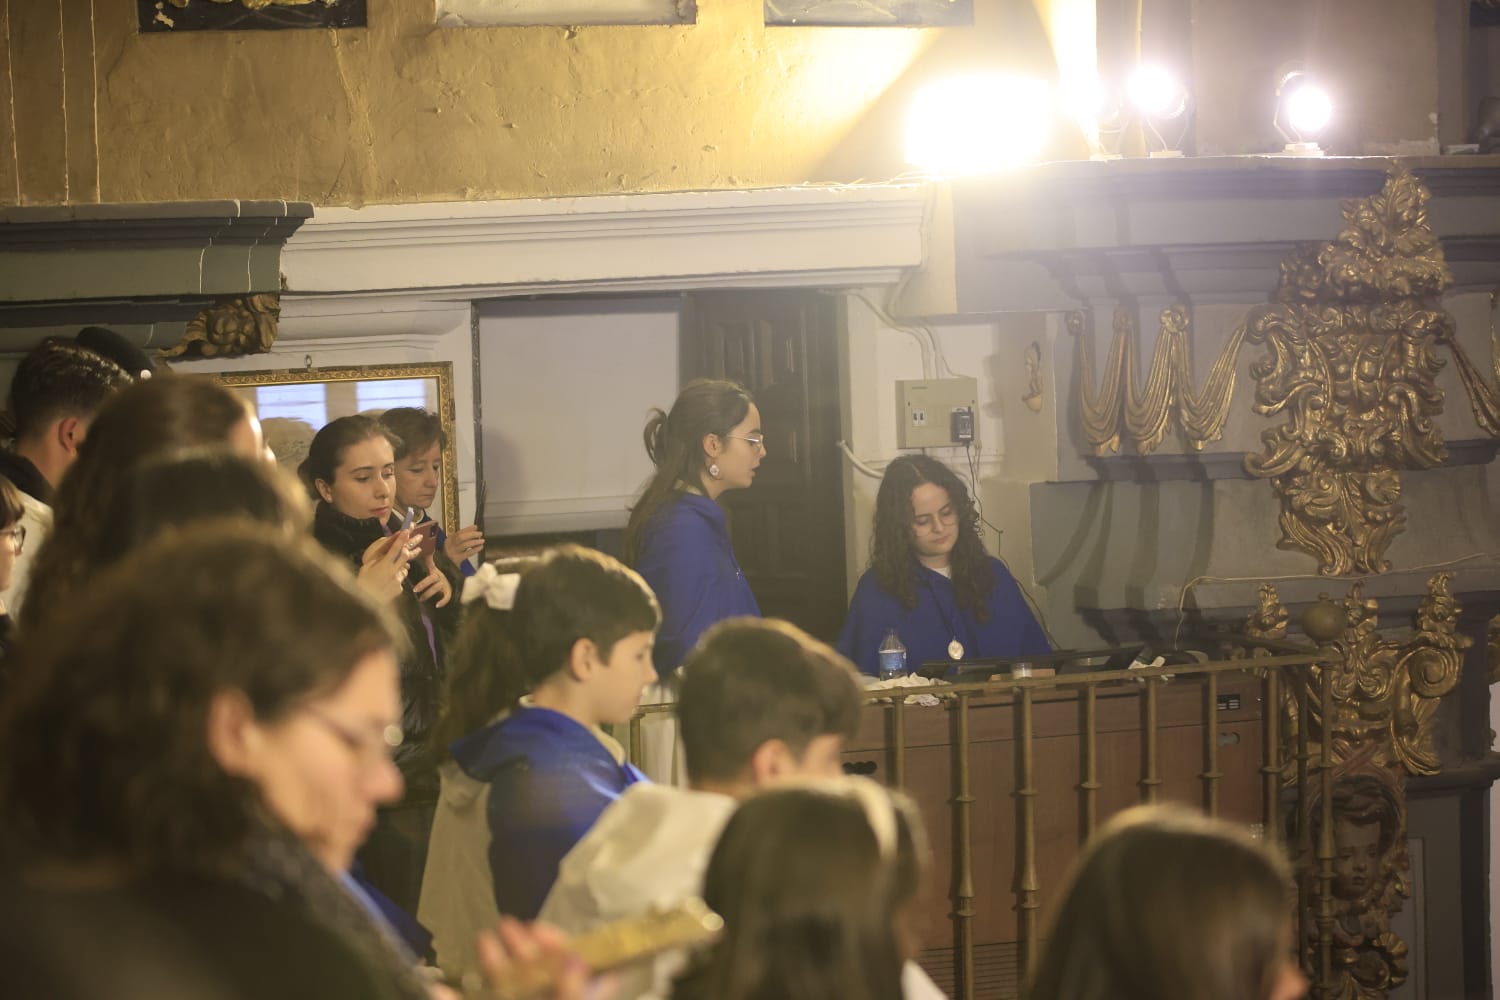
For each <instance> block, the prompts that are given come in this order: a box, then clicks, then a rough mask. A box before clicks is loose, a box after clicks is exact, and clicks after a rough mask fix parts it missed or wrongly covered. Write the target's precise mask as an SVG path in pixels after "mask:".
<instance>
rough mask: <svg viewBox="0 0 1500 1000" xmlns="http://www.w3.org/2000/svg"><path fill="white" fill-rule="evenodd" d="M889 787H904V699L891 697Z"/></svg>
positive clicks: (899, 788)
mask: <svg viewBox="0 0 1500 1000" xmlns="http://www.w3.org/2000/svg"><path fill="white" fill-rule="evenodd" d="M891 787H892V788H894V789H896V790H898V791H899V790H901V789H904V788H905V787H906V699H905V698H901V697H896V698H892V699H891Z"/></svg>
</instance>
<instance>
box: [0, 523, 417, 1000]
mask: <svg viewBox="0 0 1500 1000" xmlns="http://www.w3.org/2000/svg"><path fill="white" fill-rule="evenodd" d="M143 580H149V581H151V585H150V586H149V587H143V586H142V583H141V582H142V581H143ZM50 621H51V622H55V625H54V626H53V627H48V628H45V629H41V630H38V631H36V632H33V633H29V634H28V636H27V637H26V638H25V639H23V642H22V648H21V649H20V650H19V653H20V654H21V655H23V656H25V657H26V658H27V662H28V665H29V666H30V667H31V668H32V669H28V670H27V671H25V672H24V673H23V674H21V675H20V676H18V677H17V678H16V683H15V687H14V689H13V692H12V695H11V697H9V698H8V699H7V700H6V701H5V702H4V703H0V716H3V720H0V748H3V753H0V762H3V763H0V828H3V842H4V844H5V848H6V850H5V851H4V852H3V855H0V858H3V860H0V964H3V966H4V968H5V979H4V981H5V984H6V987H7V990H6V993H7V995H12V994H14V995H16V996H38V997H40V996H46V997H55V998H61V1000H73V998H77V1000H83V998H87V997H99V996H110V997H120V998H128V1000H145V998H152V997H202V998H205V1000H249V998H251V997H272V996H275V997H286V998H299V997H301V998H307V1000H314V998H317V1000H324V998H329V1000H336V998H348V1000H374V998H381V997H385V998H402V1000H426V997H427V989H426V987H425V985H424V983H423V982H422V980H421V979H420V978H419V977H418V975H417V974H416V973H415V972H414V971H413V970H412V967H411V965H410V960H409V959H408V958H404V957H402V956H400V955H399V953H398V952H397V951H396V950H395V949H394V948H392V947H391V946H390V945H389V944H388V942H387V941H386V940H385V938H384V936H383V934H382V933H381V931H380V930H379V929H378V928H377V927H375V926H374V925H373V924H372V923H371V922H370V921H369V919H368V917H367V916H366V913H365V911H364V910H363V909H362V908H361V907H360V906H359V905H358V904H357V903H356V902H355V901H354V900H353V899H352V898H350V897H349V896H348V895H347V893H345V891H344V889H343V888H342V887H341V886H340V885H339V883H338V882H337V880H336V873H338V872H341V871H342V870H343V869H344V868H345V867H347V865H348V864H349V861H350V858H351V857H352V855H353V852H354V849H355V847H356V846H357V845H358V844H359V842H360V840H361V839H362V838H363V836H364V834H365V832H366V830H367V829H368V825H369V823H370V820H371V817H372V815H373V812H374V808H375V806H376V805H377V804H379V803H381V802H384V801H389V800H391V799H393V798H395V797H397V796H399V795H400V790H401V777H400V775H399V774H398V773H397V771H396V769H395V767H394V766H393V765H392V763H391V761H390V759H389V757H388V756H387V751H388V746H387V742H386V740H385V739H383V738H382V734H383V732H384V731H385V730H386V729H387V728H388V727H391V726H393V725H394V723H395V721H396V719H397V716H398V711H399V709H398V703H397V698H396V686H395V669H396V668H395V659H394V647H395V639H394V636H393V634H392V632H391V630H390V626H389V624H388V622H387V621H386V617H385V616H384V614H383V613H382V612H381V611H380V609H378V608H376V607H375V606H374V605H373V604H372V603H371V602H370V600H369V599H368V598H367V597H364V596H363V595H360V594H358V593H356V592H354V590H353V589H352V588H351V587H350V586H349V583H348V577H347V574H345V573H343V572H341V571H340V570H339V568H338V567H337V566H336V565H334V564H333V562H332V560H330V559H329V558H328V557H327V555H326V553H324V552H322V551H321V550H320V549H319V548H318V546H316V545H314V544H313V542H312V541H311V540H310V539H305V538H304V539H301V540H293V539H292V538H291V537H290V535H289V532H288V530H287V528H286V526H284V525H272V526H266V525H260V526H256V525H250V524H247V523H245V522H243V521H240V522H233V521H229V520H219V521H215V522H204V523H199V524H195V525H191V526H189V527H187V528H185V529H182V530H180V531H177V530H173V531H169V532H164V533H158V534H156V535H155V536H152V538H151V541H150V543H149V544H142V545H140V546H138V547H137V548H136V549H135V551H134V552H132V553H130V554H128V555H126V556H125V557H124V558H123V559H122V560H121V561H120V562H119V563H118V564H116V565H114V566H112V567H109V568H107V569H105V570H103V571H101V572H100V573H98V574H96V575H95V577H94V579H93V580H92V581H91V582H90V586H89V587H88V588H86V589H84V590H81V591H80V592H79V594H78V598H77V600H75V601H74V602H71V603H70V604H69V606H67V607H66V608H62V609H58V612H57V617H56V618H55V619H50ZM37 760H46V761H48V762H49V765H48V767H46V768H39V767H37V766H35V761H37ZM8 865H13V866H14V867H13V868H12V869H10V870H9V871H7V870H6V867H7V866H8Z"/></svg>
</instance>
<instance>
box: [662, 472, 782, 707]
mask: <svg viewBox="0 0 1500 1000" xmlns="http://www.w3.org/2000/svg"><path fill="white" fill-rule="evenodd" d="M635 569H636V572H638V573H640V574H641V577H642V578H643V579H644V580H645V581H646V582H647V583H648V584H650V586H651V589H652V590H653V591H655V592H656V599H657V600H658V601H660V602H661V628H660V629H658V630H657V633H656V646H655V648H654V649H653V651H652V654H651V655H652V659H653V661H654V662H655V664H656V672H657V674H658V675H660V676H661V677H663V678H666V677H668V676H670V675H671V672H672V671H674V670H676V669H677V668H678V667H679V666H681V665H682V661H683V660H684V659H685V658H686V657H687V654H688V652H689V651H690V650H691V649H692V648H693V647H694V646H695V645H697V643H698V637H699V636H701V635H702V634H703V633H704V632H705V631H707V630H708V628H709V626H711V625H713V624H715V623H716V622H720V621H723V620H724V619H725V618H734V617H738V616H742V615H749V616H751V617H755V618H759V617H760V605H759V604H757V603H756V601H755V595H754V594H753V593H751V592H750V584H749V583H747V582H746V581H745V574H744V573H743V572H741V571H740V564H739V561H738V560H737V559H735V557H734V546H733V545H732V544H730V541H729V527H728V525H727V523H726V522H725V520H724V508H723V507H720V506H719V505H718V503H717V502H715V501H713V500H710V499H709V498H708V497H704V496H699V495H697V494H696V493H682V494H679V495H678V496H677V498H676V499H674V500H670V501H668V502H667V503H666V504H665V505H664V506H663V507H662V508H661V510H659V511H657V512H656V513H655V514H653V515H652V517H651V520H650V521H649V522H648V523H647V525H646V528H645V531H644V533H643V536H642V539H641V552H640V556H639V557H638V558H637V559H636V566H635Z"/></svg>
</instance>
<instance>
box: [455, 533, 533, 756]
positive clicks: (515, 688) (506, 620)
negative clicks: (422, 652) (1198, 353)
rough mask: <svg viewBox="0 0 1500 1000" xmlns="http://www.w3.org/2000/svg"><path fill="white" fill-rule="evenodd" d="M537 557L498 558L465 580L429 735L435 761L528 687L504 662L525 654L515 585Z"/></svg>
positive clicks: (511, 704) (505, 707) (516, 586)
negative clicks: (437, 714) (458, 624)
mask: <svg viewBox="0 0 1500 1000" xmlns="http://www.w3.org/2000/svg"><path fill="white" fill-rule="evenodd" d="M539 562H541V557H540V556H536V555H529V556H513V557H509V558H505V559H497V560H495V561H494V562H488V563H485V564H484V565H483V566H481V567H479V572H477V573H475V574H474V575H473V576H471V577H469V578H468V579H466V580H465V581H464V589H463V596H462V601H463V604H464V607H465V611H464V623H463V627H462V628H460V629H459V632H458V638H457V640H456V641H455V642H454V646H453V650H452V652H450V653H449V654H448V659H447V663H448V683H447V685H446V686H445V688H444V691H443V712H442V716H441V718H439V719H438V723H437V725H435V726H433V727H432V734H431V736H429V737H428V740H429V749H430V750H431V752H432V759H433V760H435V761H436V762H437V763H439V764H441V763H442V762H443V761H445V760H447V759H448V757H449V752H448V748H449V747H450V746H452V745H453V743H454V741H456V740H458V739H459V738H460V737H463V736H467V735H468V734H469V733H472V732H474V731H475V730H477V729H480V728H481V727H483V726H485V725H487V724H488V723H489V722H490V721H491V720H492V719H494V718H495V716H497V715H499V714H500V713H502V712H504V711H507V710H508V709H510V708H512V707H514V705H515V704H516V702H517V701H519V700H520V698H521V696H522V695H523V694H525V693H526V691H525V690H523V688H522V685H521V683H520V681H519V680H518V678H517V676H516V672H515V671H512V670H509V669H502V666H503V665H508V664H513V663H515V662H517V661H519V660H520V658H521V656H520V653H519V652H518V651H517V650H516V641H515V614H514V609H515V602H516V590H517V588H518V587H519V585H520V582H521V577H522V576H524V575H525V574H526V573H528V572H529V571H530V570H531V569H533V568H534V567H535V566H536V565H537V564H538V563H539Z"/></svg>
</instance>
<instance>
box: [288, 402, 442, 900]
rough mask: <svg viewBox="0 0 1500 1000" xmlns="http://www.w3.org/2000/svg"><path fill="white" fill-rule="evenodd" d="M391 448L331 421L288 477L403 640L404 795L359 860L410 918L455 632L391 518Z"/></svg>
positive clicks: (425, 570) (432, 573) (371, 423)
mask: <svg viewBox="0 0 1500 1000" xmlns="http://www.w3.org/2000/svg"><path fill="white" fill-rule="evenodd" d="M398 443H399V442H398V440H396V439H395V436H394V435H393V434H391V432H390V431H389V430H387V429H386V428H385V427H384V426H383V425H382V424H381V423H380V422H379V421H378V420H375V419H374V418H372V417H366V416H353V417H340V418H338V419H337V420H333V421H331V422H329V423H328V424H327V425H325V426H324V427H323V429H322V430H320V431H318V433H317V435H316V436H315V437H314V438H313V440H312V444H311V445H310V446H309V447H308V453H307V458H306V459H305V460H304V461H303V463H302V465H301V467H300V468H299V469H298V470H297V471H298V475H299V476H300V477H301V478H302V482H303V485H305V486H306V487H307V489H308V492H309V494H310V495H311V496H312V498H313V499H314V500H315V501H317V508H316V510H315V511H314V514H313V535H314V537H316V538H317V540H318V541H319V542H320V543H322V545H323V547H324V548H326V549H328V550H329V551H330V552H332V553H334V554H335V555H337V556H341V557H342V558H344V559H347V560H349V562H350V563H352V564H353V566H354V567H355V569H356V570H357V571H358V572H359V574H360V578H361V582H364V583H366V584H367V588H368V589H372V591H373V592H375V593H376V594H377V596H380V597H381V598H383V599H384V600H386V601H388V602H390V607H391V609H392V610H393V611H394V612H395V613H396V615H397V617H398V618H399V619H400V621H401V624H402V625H403V627H404V629H405V632H406V637H407V649H406V650H405V652H404V653H403V655H402V658H401V730H402V732H403V733H404V735H405V739H404V741H403V742H402V744H401V747H400V748H399V749H398V750H397V751H396V764H397V766H399V767H400V768H401V775H402V777H403V778H404V779H405V784H406V794H405V797H404V798H403V799H402V800H401V802H400V803H399V804H397V805H393V806H391V807H389V808H385V809H382V810H381V811H380V818H379V823H378V824H377V826H376V828H375V831H374V833H372V834H371V836H370V839H369V841H368V842H367V843H366V845H365V850H364V851H363V852H362V853H361V855H360V860H361V861H362V862H363V863H364V866H365V870H366V873H367V874H368V876H369V879H370V881H371V882H372V883H373V884H374V885H375V886H376V887H377V888H378V889H380V891H381V892H383V893H385V894H386V895H387V896H389V897H390V898H391V899H392V900H394V901H395V902H396V904H397V905H398V906H400V907H401V908H402V909H403V910H405V911H406V912H407V913H415V912H416V908H417V900H418V899H419V898H420V896H421V890H422V869H423V867H424V865H425V864H426V858H427V837H428V833H429V831H430V829H431V826H432V815H433V810H434V808H435V807H436V804H437V796H438V777H437V768H436V766H435V764H434V763H433V761H432V758H431V755H430V754H429V753H428V752H427V749H426V745H427V734H428V731H429V730H430V729H431V728H432V726H433V724H434V723H436V722H437V719H438V715H439V712H440V710H441V704H442V690H443V678H444V671H443V652H444V649H445V647H446V646H447V645H448V643H449V642H450V641H451V638H452V635H453V632H454V630H455V628H456V626H457V624H458V602H457V601H455V600H453V587H452V584H451V582H450V581H449V580H448V578H447V577H446V576H444V574H443V572H442V570H441V569H439V568H438V566H437V563H436V560H435V558H434V557H433V555H432V554H431V552H430V550H429V552H428V554H425V555H424V554H421V553H420V552H419V551H418V550H419V549H420V542H418V543H417V544H413V531H412V528H411V525H410V523H408V521H407V518H406V511H405V510H402V511H401V512H400V513H397V512H396V509H395V501H396V489H395V484H396V448H397V446H398ZM412 567H416V570H415V571H413V570H412Z"/></svg>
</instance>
